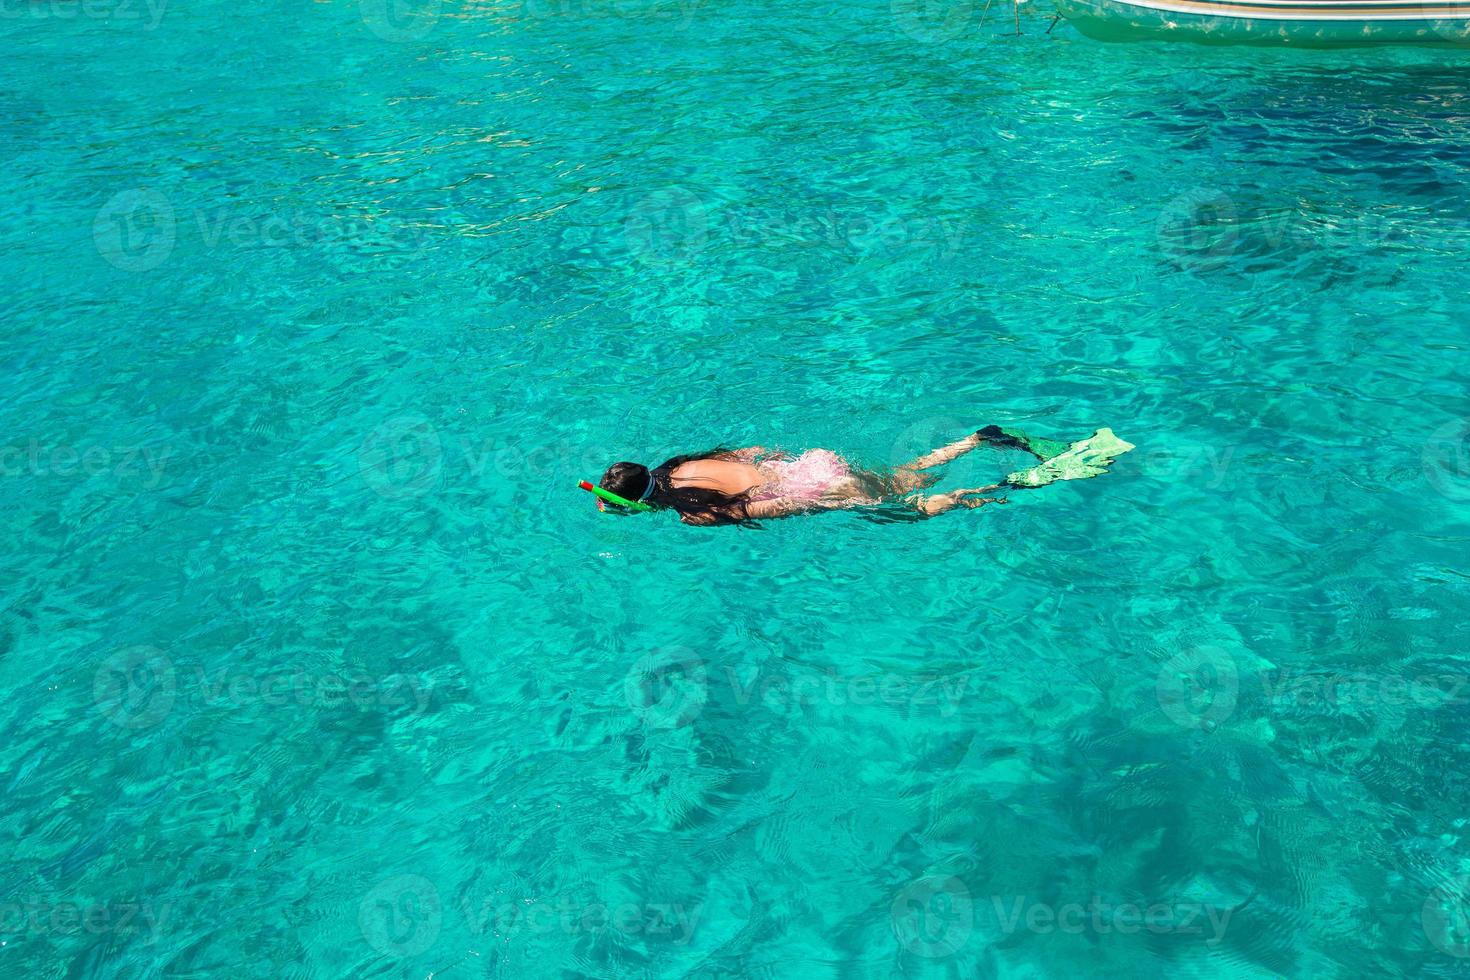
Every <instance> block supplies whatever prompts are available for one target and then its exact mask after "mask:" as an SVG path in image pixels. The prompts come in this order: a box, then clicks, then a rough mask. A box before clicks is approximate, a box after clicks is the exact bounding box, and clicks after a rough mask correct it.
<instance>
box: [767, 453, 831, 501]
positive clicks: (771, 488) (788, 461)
mask: <svg viewBox="0 0 1470 980" xmlns="http://www.w3.org/2000/svg"><path fill="white" fill-rule="evenodd" d="M758 465H759V466H760V468H761V469H762V470H764V471H765V472H766V473H768V474H770V475H771V477H772V479H767V480H766V482H765V483H762V484H761V485H760V486H758V487H756V488H755V489H754V490H752V491H751V495H750V499H751V500H774V499H776V498H777V497H793V498H795V499H798V500H821V499H822V497H823V496H825V495H826V493H827V491H828V490H830V489H832V488H833V487H835V486H836V485H837V484H839V483H843V482H845V481H847V480H851V479H852V467H851V466H849V465H847V460H845V459H843V458H842V457H841V456H839V455H837V454H836V453H834V452H832V450H830V449H808V450H807V451H806V452H804V453H802V454H801V455H800V456H796V457H791V456H782V457H777V458H775V459H767V460H763V461H762V462H761V463H760V464H758Z"/></svg>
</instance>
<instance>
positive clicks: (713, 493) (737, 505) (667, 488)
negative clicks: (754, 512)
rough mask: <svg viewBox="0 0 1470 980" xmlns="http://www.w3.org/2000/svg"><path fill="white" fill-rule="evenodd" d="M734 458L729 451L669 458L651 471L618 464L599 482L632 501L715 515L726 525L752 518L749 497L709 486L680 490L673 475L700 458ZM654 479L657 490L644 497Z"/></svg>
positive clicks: (686, 511) (610, 467)
mask: <svg viewBox="0 0 1470 980" xmlns="http://www.w3.org/2000/svg"><path fill="white" fill-rule="evenodd" d="M734 458H736V457H735V454H734V453H732V452H731V451H730V450H728V449H711V450H710V451H709V452H704V453H689V454H687V455H684V456H675V457H673V458H672V459H666V460H664V461H663V462H662V463H660V464H659V465H658V466H656V467H654V468H653V469H651V470H650V469H649V468H648V467H646V466H644V465H642V464H641V463H627V462H623V463H614V464H612V465H611V466H609V467H608V468H607V472H606V473H604V474H602V479H601V480H599V481H597V482H598V486H600V487H602V489H604V490H611V491H612V492H613V493H615V494H617V495H618V496H619V497H626V498H627V499H629V500H639V499H640V498H641V499H642V500H643V502H644V503H646V504H652V505H653V506H654V507H668V508H672V509H673V510H676V511H678V512H679V513H680V514H706V513H707V514H713V515H714V516H715V517H716V518H717V519H719V520H720V521H721V522H723V523H736V522H739V521H744V520H748V519H749V518H748V517H747V515H746V512H745V503H746V497H747V496H748V495H747V494H744V493H740V494H728V493H722V492H721V491H719V490H711V489H709V488H708V487H676V486H674V483H673V479H672V476H671V474H672V473H673V471H674V470H675V469H677V468H678V467H680V466H682V465H683V464H685V463H689V462H692V461H694V460H697V459H734ZM650 476H651V477H653V490H652V492H651V493H649V494H648V496H647V497H644V496H643V494H644V491H646V490H648V479H649V477H650ZM607 506H608V507H609V508H611V509H612V510H614V511H621V510H623V508H622V507H619V506H618V505H616V504H608V505H607Z"/></svg>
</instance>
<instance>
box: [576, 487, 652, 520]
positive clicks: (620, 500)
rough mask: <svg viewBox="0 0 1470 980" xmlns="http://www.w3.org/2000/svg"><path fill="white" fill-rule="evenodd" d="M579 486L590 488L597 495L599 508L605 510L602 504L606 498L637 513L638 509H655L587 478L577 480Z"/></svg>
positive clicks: (584, 488) (609, 501)
mask: <svg viewBox="0 0 1470 980" xmlns="http://www.w3.org/2000/svg"><path fill="white" fill-rule="evenodd" d="M577 486H579V487H581V488H582V489H583V490H590V491H591V492H592V493H593V494H595V495H596V496H597V509H598V510H601V511H604V512H605V508H604V507H603V506H602V502H603V501H604V500H605V501H607V502H608V503H610V504H617V505H618V506H619V507H626V508H628V509H629V510H631V511H634V512H635V513H636V512H638V511H645V510H653V508H652V507H650V506H649V505H648V504H645V503H641V502H640V501H636V500H629V499H628V498H626V497H619V496H618V495H617V494H615V493H613V492H612V491H611V490H604V489H602V487H599V486H595V485H594V484H592V483H590V482H589V481H587V480H579V481H577Z"/></svg>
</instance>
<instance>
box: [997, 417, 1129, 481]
mask: <svg viewBox="0 0 1470 980" xmlns="http://www.w3.org/2000/svg"><path fill="white" fill-rule="evenodd" d="M1007 434H1008V435H1009V434H1010V433H1007ZM1016 434H1017V435H1021V433H1016ZM1041 442H1051V440H1044V439H1031V440H1029V443H1030V445H1031V447H1032V448H1034V449H1035V450H1036V451H1037V452H1038V453H1040V455H1042V456H1047V458H1046V460H1045V461H1044V462H1041V463H1038V464H1037V465H1035V466H1033V467H1031V468H1030V469H1029V470H1020V471H1018V472H1016V473H1012V474H1010V475H1009V476H1007V477H1006V482H1007V483H1009V484H1010V485H1011V486H1013V487H1024V488H1031V487H1044V486H1046V485H1047V484H1048V483H1055V482H1057V481H1058V480H1087V479H1091V478H1092V477H1094V476H1102V475H1103V474H1104V473H1106V472H1107V471H1108V466H1110V465H1111V464H1112V462H1113V460H1114V459H1116V458H1117V457H1119V456H1121V455H1123V454H1124V453H1126V452H1129V451H1131V450H1132V449H1133V448H1134V446H1133V443H1131V442H1124V441H1123V440H1122V439H1119V438H1118V437H1117V436H1115V435H1113V430H1112V429H1098V430H1097V431H1096V432H1095V433H1093V434H1092V436H1091V437H1090V438H1087V439H1083V440H1082V441H1080V442H1074V443H1072V444H1071V445H1070V446H1068V447H1067V448H1066V449H1065V450H1064V451H1062V452H1059V453H1056V454H1054V455H1050V456H1048V455H1047V453H1046V452H1044V451H1042V450H1041V448H1040V447H1039V446H1037V443H1041ZM1054 445H1057V446H1060V445H1061V443H1054Z"/></svg>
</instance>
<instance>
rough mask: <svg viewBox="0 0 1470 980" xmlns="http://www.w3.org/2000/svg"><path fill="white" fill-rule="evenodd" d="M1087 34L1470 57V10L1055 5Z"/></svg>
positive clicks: (1173, 0)
mask: <svg viewBox="0 0 1470 980" xmlns="http://www.w3.org/2000/svg"><path fill="white" fill-rule="evenodd" d="M1056 6H1057V11H1058V13H1060V14H1061V15H1062V16H1064V17H1066V18H1067V19H1068V20H1069V21H1071V22H1072V23H1073V24H1074V25H1076V27H1077V29H1078V30H1080V31H1081V32H1082V33H1084V34H1087V35H1089V36H1091V37H1097V38H1102V39H1105V40H1135V39H1146V38H1161V37H1167V38H1185V39H1189V40H1194V41H1204V42H1215V43H1221V44H1242V43H1244V44H1252V43H1256V44H1282V43H1287V44H1302V45H1333V46H1336V45H1351V44H1404V43H1414V44H1437V45H1455V46H1461V47H1465V48H1466V49H1470V3H1459V2H1447V3H1434V2H1428V0H1411V2H1404V0H1367V2H1360V3H1353V2H1350V0H1056Z"/></svg>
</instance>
